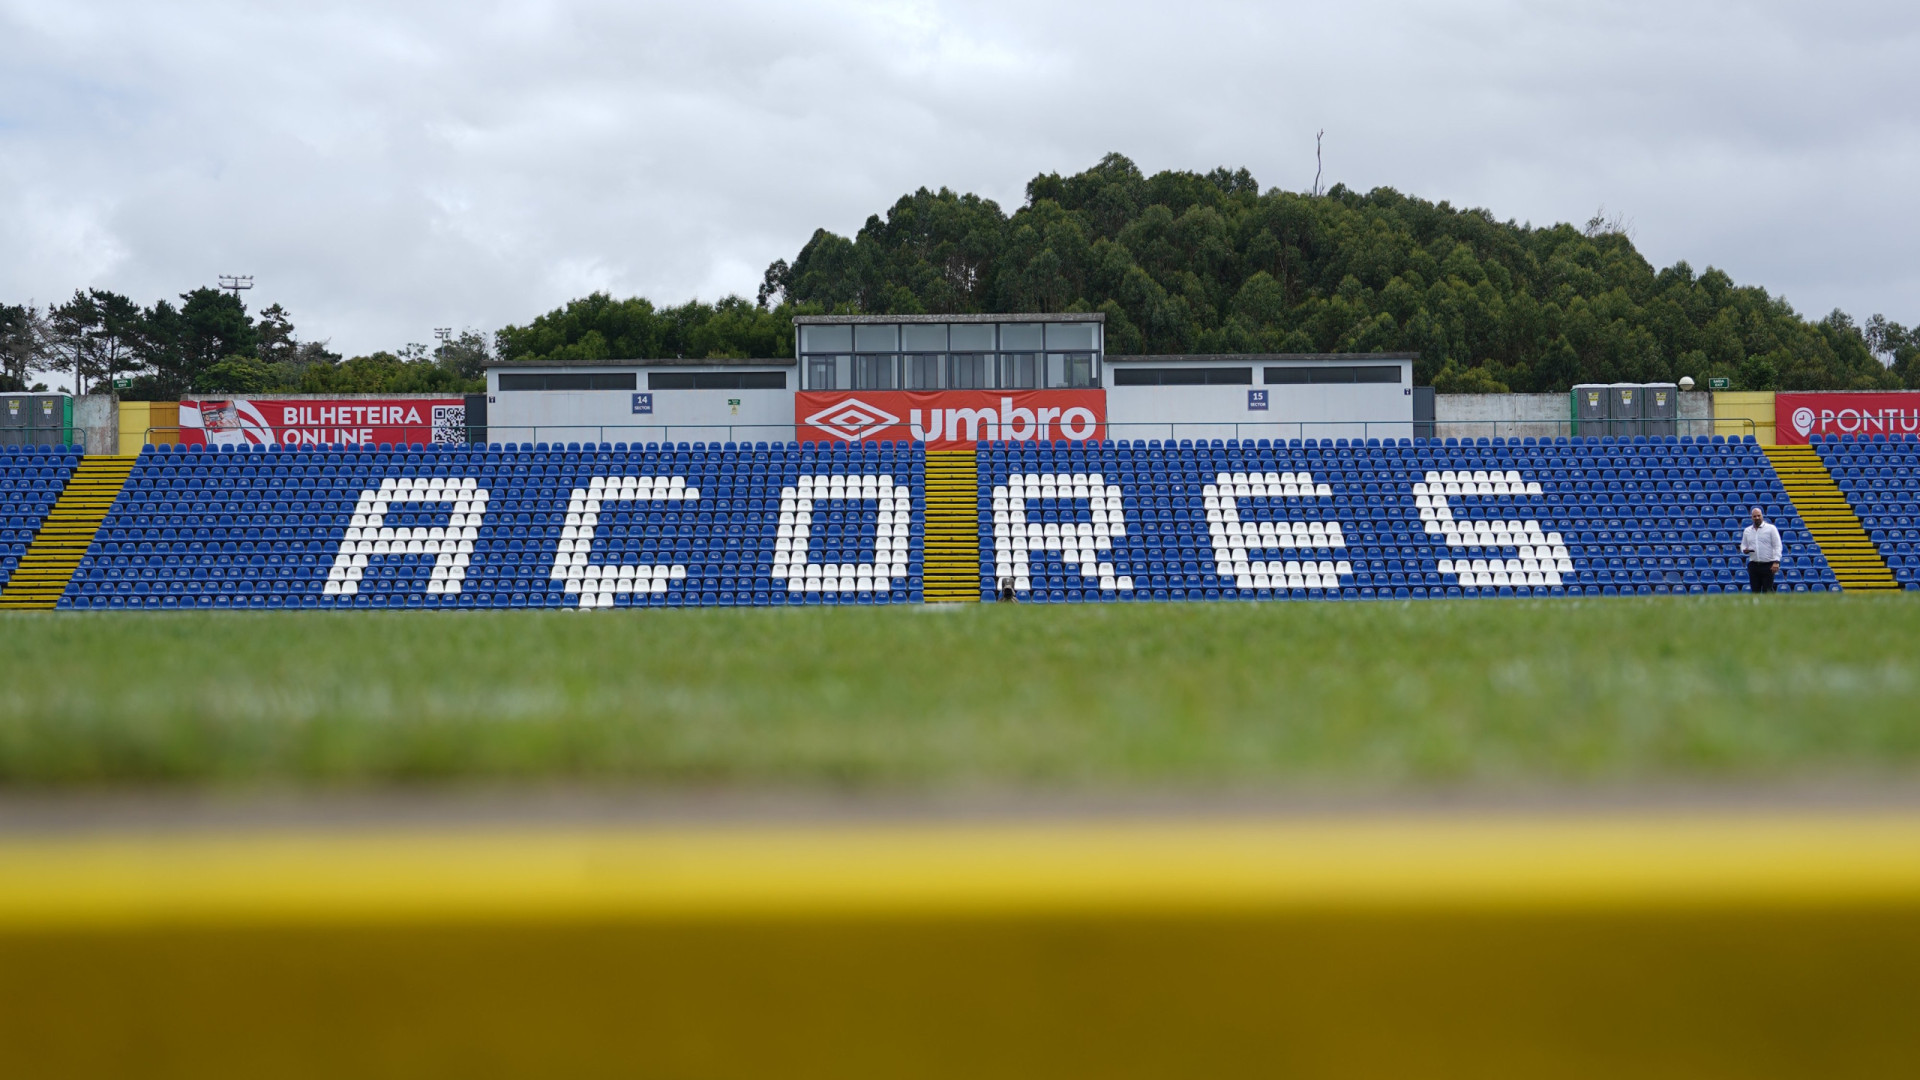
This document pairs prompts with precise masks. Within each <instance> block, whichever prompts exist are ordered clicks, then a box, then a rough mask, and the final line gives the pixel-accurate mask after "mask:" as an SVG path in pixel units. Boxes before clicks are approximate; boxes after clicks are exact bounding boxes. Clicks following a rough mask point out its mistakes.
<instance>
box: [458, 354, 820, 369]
mask: <svg viewBox="0 0 1920 1080" xmlns="http://www.w3.org/2000/svg"><path fill="white" fill-rule="evenodd" d="M793 365H794V360H793V358H792V357H790V356H789V357H773V358H771V359H769V358H766V357H759V358H738V357H726V356H721V357H713V358H710V359H708V358H702V359H697V360H695V359H684V358H681V357H678V356H666V357H658V358H655V359H650V360H616V359H611V358H609V359H604V360H489V361H487V364H486V366H487V368H488V370H492V369H494V368H605V367H614V368H657V367H684V368H713V367H778V368H790V367H792V366H793Z"/></svg>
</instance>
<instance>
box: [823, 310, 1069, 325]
mask: <svg viewBox="0 0 1920 1080" xmlns="http://www.w3.org/2000/svg"><path fill="white" fill-rule="evenodd" d="M1106 321H1107V316H1106V314H1105V313H1104V312H1099V311H1079V312H1070V313H1067V314H1058V313H1055V314H1044V315H1043V314H1036V313H1033V312H1027V313H1024V314H1018V315H1015V314H1007V315H795V316H794V317H793V325H795V326H842V325H846V326H851V325H854V324H857V323H942V324H945V323H1022V322H1038V323H1046V322H1066V323H1084V322H1097V323H1104V322H1106Z"/></svg>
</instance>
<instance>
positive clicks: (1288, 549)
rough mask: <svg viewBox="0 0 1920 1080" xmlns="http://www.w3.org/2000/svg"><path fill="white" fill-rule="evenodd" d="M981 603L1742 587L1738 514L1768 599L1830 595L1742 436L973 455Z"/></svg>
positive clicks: (1214, 444)
mask: <svg viewBox="0 0 1920 1080" xmlns="http://www.w3.org/2000/svg"><path fill="white" fill-rule="evenodd" d="M981 458H982V461H981V468H982V480H981V493H980V503H979V510H978V512H979V515H980V522H981V531H982V534H983V536H990V537H991V541H990V547H989V548H987V549H985V550H983V551H982V555H981V559H982V561H981V580H980V587H981V595H982V596H983V597H985V596H991V595H992V594H993V590H994V588H995V585H996V583H997V582H998V581H999V580H1000V579H1003V578H1008V577H1011V578H1012V579H1013V580H1014V582H1015V587H1016V591H1017V592H1018V594H1019V595H1021V596H1022V597H1024V598H1029V599H1032V600H1044V601H1048V602H1061V601H1065V602H1075V601H1086V600H1123V599H1128V598H1138V599H1146V598H1151V599H1155V600H1192V599H1208V600H1213V599H1232V598H1236V597H1238V598H1260V599H1268V598H1293V599H1306V598H1333V597H1340V598H1356V599H1369V598H1376V597H1395V598H1414V597H1434V596H1487V595H1499V596H1508V595H1524V596H1540V595H1552V596H1559V595H1569V594H1571V595H1606V596H1611V595H1621V594H1650V593H1674V592H1694V593H1710V592H1711V593H1717V592H1728V591H1743V590H1745V588H1746V579H1745V573H1744V567H1743V566H1742V565H1741V561H1740V556H1739V554H1738V552H1737V545H1736V543H1735V540H1736V538H1737V537H1738V535H1739V530H1740V528H1741V526H1742V524H1743V522H1744V515H1745V513H1746V508H1747V507H1748V506H1750V505H1754V504H1759V505H1763V506H1765V507H1767V508H1768V509H1769V511H1770V512H1771V513H1773V515H1774V518H1775V521H1776V523H1777V524H1778V525H1779V526H1780V529H1781V533H1782V537H1783V539H1784V540H1785V541H1786V543H1787V545H1788V556H1787V560H1786V565H1785V566H1784V567H1783V572H1782V575H1781V588H1782V589H1791V590H1795V591H1809V590H1814V591H1824V590H1828V589H1835V588H1838V585H1837V583H1836V581H1835V579H1834V577H1833V575H1832V573H1831V572H1830V571H1829V570H1828V568H1827V566H1826V563H1825V561H1824V559H1823V558H1822V556H1821V554H1820V549H1819V548H1818V547H1817V546H1816V545H1814V544H1813V543H1812V542H1811V540H1810V538H1809V536H1808V535H1807V533H1806V531H1805V530H1804V529H1803V528H1801V527H1800V524H1799V522H1798V520H1797V519H1796V518H1795V516H1794V514H1793V512H1792V504H1791V503H1790V502H1789V501H1788V500H1787V497H1786V494H1785V491H1784V490H1783V489H1782V487H1781V485H1780V483H1779V481H1778V479H1777V478H1776V477H1775V475H1774V473H1773V470H1772V469H1771V468H1770V466H1769V463H1768V461H1767V458H1766V457H1765V456H1764V455H1763V454H1762V453H1761V450H1760V447H1759V446H1758V445H1757V444H1755V443H1754V442H1753V441H1752V440H1751V439H1750V438H1749V439H1731V440H1730V439H1728V438H1726V437H1722V436H1713V437H1691V436H1684V437H1674V436H1665V437H1648V436H1635V437H1633V438H1631V439H1628V438H1617V439H1616V438H1612V437H1602V438H1590V437H1589V438H1579V437H1575V438H1558V439H1540V440H1536V439H1531V438H1529V439H1488V438H1481V439H1473V440H1455V439H1447V440H1444V441H1440V440H1418V441H1416V440H1410V439H1401V440H1384V441H1383V440H1378V439H1369V440H1365V441H1361V440H1353V441H1351V442H1349V440H1345V439H1333V440H1326V439H1323V440H1317V441H1316V440H1313V439H1308V440H1304V441H1302V440H1292V441H1287V442H1282V441H1279V440H1274V441H1271V442H1269V441H1267V440H1260V441H1257V442H1255V441H1250V440H1249V441H1234V440H1225V441H1223V440H1211V441H1207V440H1200V441H1187V440H1182V441H1180V442H1178V443H1174V442H1171V441H1168V442H1160V441H1149V442H1132V443H1128V442H1120V443H1100V444H1086V445H1084V446H1067V445H1065V444H1062V443H1054V444H1053V445H1051V446H1044V447H1042V446H1034V445H1032V444H1013V443H1006V442H998V443H991V444H986V445H985V446H984V447H983V449H982V452H981Z"/></svg>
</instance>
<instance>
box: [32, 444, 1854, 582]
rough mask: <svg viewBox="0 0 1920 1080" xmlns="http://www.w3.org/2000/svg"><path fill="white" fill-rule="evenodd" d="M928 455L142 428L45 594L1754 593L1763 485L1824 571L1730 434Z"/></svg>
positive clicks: (1800, 570) (1780, 519)
mask: <svg viewBox="0 0 1920 1080" xmlns="http://www.w3.org/2000/svg"><path fill="white" fill-rule="evenodd" d="M940 453H941V452H936V454H940ZM929 458H930V455H929V454H928V453H927V452H926V451H925V450H924V449H923V447H922V446H920V445H919V444H908V443H905V442H900V443H894V442H889V441H882V442H878V443H874V444H866V445H857V446H853V447H848V446H846V445H842V444H824V443H823V444H818V445H815V444H811V443H805V444H793V443H775V444H772V445H769V444H766V443H754V444H748V443H739V444H733V443H727V444H719V443H713V444H692V445H689V444H686V443H679V444H648V445H645V446H642V445H639V444H635V445H633V446H628V445H626V444H608V443H599V444H591V443H590V444H587V445H586V446H584V447H582V446H581V445H580V444H577V443H570V444H566V445H564V446H563V445H561V444H552V445H548V444H539V445H514V444H508V445H506V446H500V445H497V444H496V445H493V446H485V447H482V446H472V447H468V446H420V445H414V446H411V447H405V446H403V447H392V446H383V447H380V448H377V449H376V448H371V447H365V448H344V447H337V446H330V447H300V448H292V447H273V448H267V447H251V448H247V449H220V448H212V449H201V448H181V447H149V448H147V449H145V450H144V451H143V452H142V453H141V455H140V456H139V458H138V461H137V465H136V466H135V467H134V468H133V471H132V473H131V475H130V476H129V478H128V479H127V481H126V483H125V487H124V489H123V490H121V492H120V496H119V499H118V500H117V501H116V502H115V503H114V504H113V506H112V509H111V512H110V513H108V514H107V515H106V516H105V519H104V521H103V522H102V523H101V525H100V528H99V531H98V533H97V535H95V536H94V539H93V543H92V546H91V548H89V549H88V550H87V552H86V555H85V556H84V558H81V559H80V560H79V565H78V569H77V571H76V572H75V573H74V575H73V577H72V580H71V581H70V582H69V583H68V584H67V586H66V592H65V595H64V596H63V597H62V598H61V599H60V602H59V603H60V606H62V607H70V608H84V609H102V608H109V609H110V608H127V607H140V608H236V607H244V608H288V607H297V608H341V607H352V608H356V609H357V608H394V607H405V608H447V607H460V608H469V607H488V608H524V607H569V608H594V607H635V606H652V607H661V606H666V607H682V606H737V605H755V606H760V605H769V606H770V605H789V604H822V603H825V604H876V603H906V602H914V601H921V600H930V599H939V598H941V595H940V592H939V591H938V590H934V591H931V592H930V591H929V589H928V588H926V587H925V586H926V584H927V583H932V584H934V585H936V586H939V587H940V588H942V589H944V588H946V587H947V584H949V583H944V582H943V581H942V579H940V578H938V577H937V576H935V577H929V578H927V579H925V580H924V581H923V577H922V570H923V562H922V556H923V552H931V553H935V554H937V555H939V556H940V557H941V558H942V560H943V561H944V562H948V563H950V562H952V558H953V555H954V553H955V552H956V551H959V552H970V557H971V559H972V560H976V561H971V562H967V563H964V564H962V565H961V568H960V572H961V573H964V574H966V575H969V576H968V577H967V578H965V579H963V580H966V581H969V582H971V583H970V584H967V585H965V586H964V587H963V589H962V592H963V594H964V595H965V596H966V597H967V598H972V597H975V596H978V597H981V598H990V597H992V596H993V595H994V591H995V586H996V584H997V583H998V581H999V580H1000V579H1002V578H1006V579H1010V580H1011V581H1013V582H1014V583H1015V586H1016V592H1017V595H1018V596H1019V597H1020V598H1021V599H1023V600H1027V601H1030V602H1031V601H1044V602H1064V603H1084V602H1116V601H1127V600H1198V599H1208V600H1212V599H1230V598H1241V599H1253V598H1260V599H1289V598H1291V599H1331V598H1339V599H1370V598H1378V597H1391V598H1415V597H1421V598H1424V597H1438V596H1515V595H1518V596H1562V595H1594V596H1601V595H1622V594H1652V593H1713V592H1728V591H1739V590H1743V589H1745V587H1746V586H1745V576H1744V573H1743V572H1742V571H1743V567H1742V566H1741V564H1740V556H1739V554H1738V552H1737V550H1736V542H1735V541H1736V538H1737V537H1738V535H1739V529H1740V527H1741V525H1742V523H1743V521H1744V515H1745V512H1746V508H1747V507H1748V506H1749V505H1753V504H1756V503H1757V504H1760V505H1763V506H1766V507H1767V508H1768V509H1769V511H1770V512H1771V513H1772V514H1773V515H1774V519H1775V521H1776V522H1777V523H1778V524H1779V525H1780V528H1781V531H1782V534H1783V537H1784V538H1785V539H1786V542H1787V544H1788V557H1787V562H1786V566H1785V567H1784V568H1783V573H1782V575H1781V587H1782V588H1784V589H1792V590H1796V591H1808V590H1816V591H1820V590H1828V589H1838V588H1839V587H1840V586H1839V583H1838V581H1837V580H1836V578H1835V576H1834V574H1833V573H1832V572H1831V571H1830V570H1829V568H1828V566H1827V564H1826V561H1825V560H1824V558H1823V557H1822V555H1821V552H1820V548H1819V547H1818V546H1816V545H1815V544H1814V543H1813V542H1812V540H1811V538H1810V537H1809V535H1808V533H1807V531H1806V530H1805V529H1804V528H1803V527H1802V526H1801V523H1800V522H1799V520H1798V519H1797V518H1796V517H1795V515H1794V513H1793V505H1792V503H1790V502H1789V501H1788V499H1787V497H1786V494H1785V492H1784V490H1783V489H1782V487H1781V484H1780V481H1779V479H1778V478H1777V477H1776V476H1775V474H1774V471H1773V469H1772V468H1771V467H1770V465H1769V463H1768V460H1767V458H1766V457H1765V456H1764V455H1763V454H1762V452H1761V449H1760V447H1759V446H1757V445H1756V444H1754V443H1753V442H1752V441H1751V440H1741V439H1729V438H1722V437H1713V438H1708V437H1699V438H1689V437H1681V438H1674V437H1665V438H1662V437H1652V438H1649V437H1644V436H1642V437H1636V438H1633V439H1625V438H1621V439H1613V438H1562V439H1543V440H1532V439H1512V440H1499V439H1479V440H1457V441H1456V440H1445V441H1440V440H1420V441H1418V442H1416V441H1414V440H1385V441H1382V440H1366V441H1361V440H1353V441H1351V442H1349V441H1348V440H1305V441H1301V440H1293V441H1291V442H1289V441H1280V440H1275V441H1271V442H1268V441H1264V440H1263V441H1258V442H1256V441H1253V440H1246V441H1232V440H1226V441H1222V440H1212V441H1208V440H1200V441H1181V442H1173V441H1167V442H1155V441H1134V442H1124V441H1123V442H1087V443H1076V444H1069V443H1066V442H1053V443H1047V444H1032V443H1022V444H1011V443H1005V442H995V443H985V444H982V446H981V449H980V450H979V452H978V453H977V454H972V455H969V454H966V453H964V452H962V453H961V454H959V455H958V456H957V457H955V456H954V455H950V454H948V455H943V456H941V457H936V458H934V463H935V464H936V465H938V466H939V468H938V470H937V471H939V472H940V473H941V479H940V484H939V486H938V489H937V490H930V487H931V486H932V485H930V484H929V481H928V478H927V477H928V468H929ZM961 459H968V460H961ZM127 460H131V459H127ZM969 472H971V473H973V475H974V477H975V479H974V484H973V486H972V487H968V486H966V485H965V484H963V483H960V482H959V481H961V480H963V479H964V478H965V477H966V476H967V475H968V473H969ZM28 490H29V491H31V490H32V489H31V488H29V489H28ZM930 498H931V499H932V502H933V505H931V506H930V505H929V501H928V500H929V499H930ZM969 500H971V502H970V501H969ZM969 514H971V515H972V516H971V517H969V516H968V515H969ZM930 515H937V520H938V529H939V536H938V538H936V539H937V540H938V542H937V543H933V544H930V543H929V540H928V536H927V533H926V529H927V523H928V521H929V520H930ZM968 544H971V545H973V547H972V548H971V549H969V548H968V547H967V545H968ZM967 566H978V568H979V572H978V576H977V578H976V577H972V576H971V575H972V573H973V572H972V571H971V570H967V569H966V567H967ZM945 572H946V573H947V574H949V575H951V574H952V572H953V571H952V569H951V568H949V569H948V570H947V571H945Z"/></svg>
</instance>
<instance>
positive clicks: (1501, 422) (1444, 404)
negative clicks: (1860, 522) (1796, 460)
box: [1433, 391, 1773, 439]
mask: <svg viewBox="0 0 1920 1080" xmlns="http://www.w3.org/2000/svg"><path fill="white" fill-rule="evenodd" d="M1715 396H1716V395H1713V394H1709V393H1703V392H1700V391H1690V392H1688V393H1683V394H1681V395H1680V401H1679V407H1680V408H1679V411H1680V421H1681V422H1680V425H1679V428H1680V434H1682V435H1711V434H1714V430H1713V429H1714V425H1713V424H1712V423H1711V421H1712V420H1713V418H1714V398H1715ZM1718 396H1722V397H1724V396H1725V395H1718ZM1768 398H1769V401H1768V411H1767V420H1768V422H1769V424H1771V422H1772V419H1773V413H1772V401H1771V398H1772V395H1768ZM1572 413H1573V402H1572V399H1570V398H1569V397H1568V396H1567V395H1566V394H1436V395H1434V399H1433V420H1434V434H1435V435H1436V436H1438V437H1439V438H1442V439H1465V438H1479V437H1481V436H1504V437H1506V438H1509V439H1513V438H1534V439H1544V438H1554V437H1556V436H1562V435H1572V434H1574V433H1575V432H1574V430H1573V421H1572ZM1739 432H1740V433H1741V434H1745V433H1747V428H1746V427H1745V426H1744V425H1743V426H1740V428H1739ZM1728 433H1731V429H1729V432H1728ZM1769 434H1771V432H1770V431H1769Z"/></svg>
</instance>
